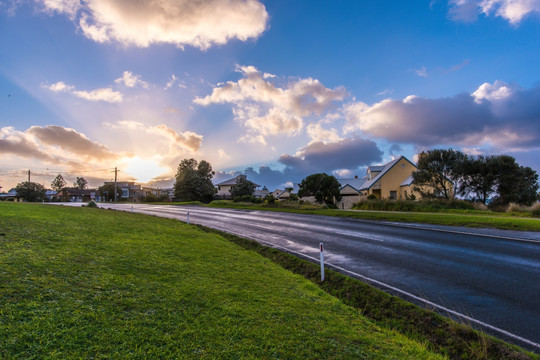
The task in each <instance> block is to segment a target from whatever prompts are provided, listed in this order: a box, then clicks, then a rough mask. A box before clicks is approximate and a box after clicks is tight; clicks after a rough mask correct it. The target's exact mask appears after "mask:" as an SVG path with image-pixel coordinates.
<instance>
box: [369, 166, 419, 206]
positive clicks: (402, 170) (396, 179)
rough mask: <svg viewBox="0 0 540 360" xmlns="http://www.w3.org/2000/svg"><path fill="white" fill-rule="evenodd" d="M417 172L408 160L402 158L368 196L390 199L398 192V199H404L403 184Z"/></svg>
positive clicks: (374, 186)
mask: <svg viewBox="0 0 540 360" xmlns="http://www.w3.org/2000/svg"><path fill="white" fill-rule="evenodd" d="M415 170H416V167H415V166H414V165H413V164H411V163H410V162H409V161H408V160H407V159H406V158H401V159H400V160H399V161H398V162H397V163H396V164H394V166H393V167H392V168H391V169H390V170H388V171H387V172H386V173H385V174H384V175H383V176H382V177H381V178H380V179H379V181H377V182H376V183H375V184H374V185H373V186H372V187H371V188H369V189H368V191H367V194H366V196H369V195H375V196H376V197H377V198H379V199H390V195H391V192H392V191H395V192H396V199H397V200H402V199H404V191H403V189H402V186H401V184H402V183H403V182H404V181H405V180H406V179H407V178H408V177H409V176H410V175H411V174H412V172H413V171H415Z"/></svg>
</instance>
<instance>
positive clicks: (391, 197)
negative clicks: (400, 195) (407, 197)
mask: <svg viewBox="0 0 540 360" xmlns="http://www.w3.org/2000/svg"><path fill="white" fill-rule="evenodd" d="M390 199H392V200H396V199H397V192H396V191H390Z"/></svg>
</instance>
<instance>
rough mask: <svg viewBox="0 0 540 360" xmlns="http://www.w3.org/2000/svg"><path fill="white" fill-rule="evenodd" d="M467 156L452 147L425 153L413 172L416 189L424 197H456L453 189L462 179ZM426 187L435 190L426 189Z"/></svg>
mask: <svg viewBox="0 0 540 360" xmlns="http://www.w3.org/2000/svg"><path fill="white" fill-rule="evenodd" d="M465 158H466V156H465V154H463V153H462V152H460V151H456V150H452V149H435V150H430V151H428V152H427V153H423V154H422V155H421V156H420V158H419V159H418V164H417V167H418V169H417V170H416V171H415V172H413V174H412V175H413V184H414V185H415V187H414V190H415V191H418V192H419V193H420V194H422V196H423V197H443V198H445V199H450V198H452V197H454V191H452V189H453V186H454V185H455V184H457V183H458V182H459V181H460V180H461V175H462V170H461V168H462V165H463V161H464V160H465ZM425 188H431V189H433V190H434V191H426V190H425Z"/></svg>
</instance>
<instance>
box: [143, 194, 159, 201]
mask: <svg viewBox="0 0 540 360" xmlns="http://www.w3.org/2000/svg"><path fill="white" fill-rule="evenodd" d="M143 201H144V202H155V201H157V197H156V195H154V194H152V193H150V194H148V195H146V196H145V197H144V199H143Z"/></svg>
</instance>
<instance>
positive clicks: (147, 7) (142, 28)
mask: <svg viewBox="0 0 540 360" xmlns="http://www.w3.org/2000/svg"><path fill="white" fill-rule="evenodd" d="M35 1H36V2H37V3H38V4H39V5H40V7H41V8H43V9H44V10H45V11H47V12H56V13H63V14H66V15H68V16H69V17H70V18H71V19H72V20H77V19H78V25H79V26H80V29H81V30H82V32H83V34H84V35H85V36H86V37H87V38H89V39H91V40H94V41H96V42H99V43H104V42H109V41H116V42H119V43H121V44H123V45H126V46H137V47H148V46H150V45H151V44H159V43H168V44H174V45H177V46H179V47H183V46H185V45H191V46H194V47H198V48H200V49H207V48H209V47H210V46H212V45H221V44H225V43H227V42H228V41H230V40H231V39H238V40H241V41H245V40H248V39H251V38H257V37H258V36H260V35H261V34H262V32H263V31H264V30H265V29H266V23H267V21H268V13H267V12H266V8H265V6H264V5H263V4H262V3H261V2H259V1H258V0H206V1H192V0H140V1H136V2H135V1H132V0H85V1H83V2H79V1H78V0H35Z"/></svg>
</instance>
